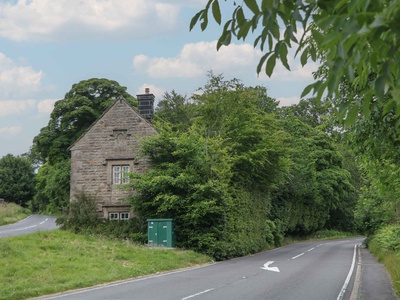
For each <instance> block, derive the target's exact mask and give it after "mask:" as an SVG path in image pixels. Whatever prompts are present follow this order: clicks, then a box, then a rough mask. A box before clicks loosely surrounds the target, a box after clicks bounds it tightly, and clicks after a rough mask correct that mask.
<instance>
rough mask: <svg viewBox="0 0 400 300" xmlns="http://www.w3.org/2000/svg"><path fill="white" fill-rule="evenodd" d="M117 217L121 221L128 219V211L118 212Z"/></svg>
mask: <svg viewBox="0 0 400 300" xmlns="http://www.w3.org/2000/svg"><path fill="white" fill-rule="evenodd" d="M119 219H120V220H121V221H126V220H128V219H129V213H127V212H123V213H120V214H119Z"/></svg>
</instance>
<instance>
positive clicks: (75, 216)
mask: <svg viewBox="0 0 400 300" xmlns="http://www.w3.org/2000/svg"><path fill="white" fill-rule="evenodd" d="M56 222H57V224H58V225H60V228H61V229H63V230H68V231H71V232H74V233H80V234H88V235H91V236H97V237H108V238H114V239H120V240H130V241H133V242H137V243H141V244H144V243H145V242H146V241H147V234H144V233H143V232H144V231H145V226H144V224H145V223H144V221H143V220H142V219H141V218H139V217H133V218H130V219H129V220H126V221H110V220H105V219H100V218H99V216H98V215H97V207H96V201H95V199H93V198H91V197H88V196H86V195H85V194H81V195H79V196H78V197H77V200H76V201H74V202H72V203H71V205H70V210H69V211H68V212H67V213H65V214H64V215H63V216H61V217H59V218H58V219H57V221H56Z"/></svg>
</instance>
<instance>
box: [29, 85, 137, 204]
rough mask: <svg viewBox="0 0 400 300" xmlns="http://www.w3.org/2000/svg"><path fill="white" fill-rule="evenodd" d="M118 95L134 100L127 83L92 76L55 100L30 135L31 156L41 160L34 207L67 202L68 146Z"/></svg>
mask: <svg viewBox="0 0 400 300" xmlns="http://www.w3.org/2000/svg"><path fill="white" fill-rule="evenodd" d="M119 96H123V97H124V98H125V99H126V100H127V101H128V102H130V103H131V104H132V105H136V100H135V99H134V98H133V97H132V96H131V95H130V94H128V93H127V92H126V87H123V86H120V85H119V83H118V82H116V81H113V80H108V79H98V78H92V79H88V80H83V81H80V82H79V83H77V84H74V85H73V86H72V88H71V90H70V91H69V92H68V93H66V94H65V97H64V99H62V100H58V101H57V102H56V103H55V105H54V109H53V111H52V113H51V115H50V121H49V123H48V125H47V126H46V127H43V128H42V129H41V131H40V133H39V134H38V135H37V136H36V137H35V138H34V139H33V146H32V150H31V156H32V157H33V159H34V160H36V161H37V162H38V163H40V164H42V166H41V167H40V169H39V171H38V182H37V185H36V193H35V197H34V199H33V201H32V203H31V206H32V209H33V210H34V211H36V210H37V211H48V212H57V211H60V210H63V209H64V208H65V207H66V206H68V204H69V177H70V175H69V174H70V153H69V151H68V147H69V146H71V145H72V144H73V143H74V142H75V141H76V140H77V139H78V138H79V137H80V136H81V135H82V134H83V133H84V132H85V131H86V130H87V129H88V128H89V126H91V125H92V123H93V122H94V121H95V120H96V119H97V118H98V117H99V116H100V115H101V114H102V113H104V111H105V110H106V109H107V108H108V107H109V106H110V105H111V104H112V103H113V101H115V99H116V98H117V97H119Z"/></svg>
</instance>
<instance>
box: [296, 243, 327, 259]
mask: <svg viewBox="0 0 400 300" xmlns="http://www.w3.org/2000/svg"><path fill="white" fill-rule="evenodd" d="M319 246H320V245H318V246H317V248H318V247H319ZM314 249H315V247H312V248H310V249H308V250H307V251H304V252H302V253H300V254H299V255H296V256H293V257H292V259H296V258H298V257H300V256H302V255H304V254H306V253H307V252H311V251H313V250H314Z"/></svg>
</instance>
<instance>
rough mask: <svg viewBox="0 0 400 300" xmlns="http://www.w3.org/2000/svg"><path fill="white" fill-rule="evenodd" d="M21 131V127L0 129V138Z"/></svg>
mask: <svg viewBox="0 0 400 300" xmlns="http://www.w3.org/2000/svg"><path fill="white" fill-rule="evenodd" d="M21 131H22V127H21V126H12V127H0V136H7V135H15V134H18V133H20V132H21Z"/></svg>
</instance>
